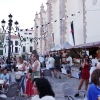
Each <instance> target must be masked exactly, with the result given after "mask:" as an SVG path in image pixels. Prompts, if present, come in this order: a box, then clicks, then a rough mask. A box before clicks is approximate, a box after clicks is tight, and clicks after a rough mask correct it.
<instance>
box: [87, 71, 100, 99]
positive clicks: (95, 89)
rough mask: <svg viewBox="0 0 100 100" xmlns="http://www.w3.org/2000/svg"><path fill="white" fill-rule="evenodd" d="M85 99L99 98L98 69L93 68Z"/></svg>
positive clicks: (99, 79)
mask: <svg viewBox="0 0 100 100" xmlns="http://www.w3.org/2000/svg"><path fill="white" fill-rule="evenodd" d="M87 100H100V69H95V70H94V71H93V73H92V75H91V83H90V85H89V88H88V92H87Z"/></svg>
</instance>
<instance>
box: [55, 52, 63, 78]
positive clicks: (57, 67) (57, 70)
mask: <svg viewBox="0 0 100 100" xmlns="http://www.w3.org/2000/svg"><path fill="white" fill-rule="evenodd" d="M54 59H55V67H54V69H55V77H56V78H57V76H59V79H61V76H60V69H61V57H60V55H59V54H58V52H57V53H56V55H55V57H54Z"/></svg>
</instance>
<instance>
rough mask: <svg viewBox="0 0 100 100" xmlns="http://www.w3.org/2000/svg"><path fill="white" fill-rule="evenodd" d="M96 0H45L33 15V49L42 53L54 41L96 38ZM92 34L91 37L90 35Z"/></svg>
mask: <svg viewBox="0 0 100 100" xmlns="http://www.w3.org/2000/svg"><path fill="white" fill-rule="evenodd" d="M99 5H100V1H99V0H75V2H74V1H73V0H47V3H46V6H47V9H46V10H45V9H44V5H43V4H42V5H41V7H40V12H39V13H36V15H35V19H34V26H35V27H36V28H35V29H34V36H35V37H36V38H38V42H37V43H34V49H36V50H37V51H38V52H39V53H41V54H43V53H45V51H49V50H50V49H51V48H53V47H54V46H56V45H59V46H61V45H63V44H65V43H66V42H68V43H69V44H71V45H80V44H84V43H90V42H96V41H99V35H100V34H99V32H100V30H99V26H100V22H99V17H100V11H99V10H97V9H100V6H99ZM93 37H94V39H93Z"/></svg>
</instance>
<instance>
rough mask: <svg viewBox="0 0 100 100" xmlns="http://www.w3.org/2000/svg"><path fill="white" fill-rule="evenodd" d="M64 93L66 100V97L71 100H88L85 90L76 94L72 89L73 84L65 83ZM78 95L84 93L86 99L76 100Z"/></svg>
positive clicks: (63, 86)
mask: <svg viewBox="0 0 100 100" xmlns="http://www.w3.org/2000/svg"><path fill="white" fill-rule="evenodd" d="M62 91H63V94H64V97H65V99H66V97H68V98H70V99H69V100H87V99H86V91H85V90H78V91H77V92H75V91H74V89H73V88H72V86H71V84H70V83H68V82H65V83H63V84H62ZM76 93H84V94H83V96H85V97H84V98H82V99H79V98H76V97H75V94H76Z"/></svg>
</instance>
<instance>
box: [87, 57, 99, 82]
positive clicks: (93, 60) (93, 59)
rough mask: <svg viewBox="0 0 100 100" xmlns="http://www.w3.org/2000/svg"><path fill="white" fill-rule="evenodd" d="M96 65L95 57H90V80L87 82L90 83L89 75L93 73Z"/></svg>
mask: <svg viewBox="0 0 100 100" xmlns="http://www.w3.org/2000/svg"><path fill="white" fill-rule="evenodd" d="M97 63H98V60H97V59H96V58H95V56H94V55H93V56H92V64H91V65H92V67H91V69H90V78H89V82H91V75H92V73H93V71H94V70H95V69H96V68H97Z"/></svg>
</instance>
